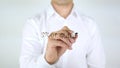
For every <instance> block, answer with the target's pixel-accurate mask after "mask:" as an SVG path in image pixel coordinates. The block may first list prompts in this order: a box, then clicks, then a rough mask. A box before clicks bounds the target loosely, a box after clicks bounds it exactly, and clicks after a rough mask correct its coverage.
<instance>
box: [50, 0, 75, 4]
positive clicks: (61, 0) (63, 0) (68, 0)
mask: <svg viewBox="0 0 120 68" xmlns="http://www.w3.org/2000/svg"><path fill="white" fill-rule="evenodd" d="M51 1H52V3H54V4H57V5H67V4H69V3H73V0H51Z"/></svg>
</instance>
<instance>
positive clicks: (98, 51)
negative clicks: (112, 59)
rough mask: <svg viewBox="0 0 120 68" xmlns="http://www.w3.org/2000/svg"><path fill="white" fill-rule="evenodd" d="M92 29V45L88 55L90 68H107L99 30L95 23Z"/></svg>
mask: <svg viewBox="0 0 120 68" xmlns="http://www.w3.org/2000/svg"><path fill="white" fill-rule="evenodd" d="M91 28H92V29H91V30H90V31H91V44H90V45H89V47H88V53H87V62H88V68H105V55H104V49H103V47H102V44H101V38H100V34H99V30H98V28H97V26H96V24H95V23H94V24H93V26H92V27H91Z"/></svg>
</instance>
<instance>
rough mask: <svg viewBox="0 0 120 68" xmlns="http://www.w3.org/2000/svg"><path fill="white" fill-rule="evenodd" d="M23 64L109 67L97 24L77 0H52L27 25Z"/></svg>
mask: <svg viewBox="0 0 120 68" xmlns="http://www.w3.org/2000/svg"><path fill="white" fill-rule="evenodd" d="M75 32H77V33H75ZM74 33H75V34H74ZM20 68H105V57H104V51H103V48H102V45H101V40H100V36H99V31H98V29H97V26H96V24H95V23H94V22H93V21H92V19H90V18H89V17H86V16H84V15H82V14H79V13H78V12H77V10H76V9H75V6H74V4H73V0H51V6H50V7H49V8H48V9H47V10H46V11H44V12H43V13H41V14H38V15H36V16H35V17H32V18H30V19H29V20H28V21H27V23H26V25H25V27H24V30H23V41H22V51H21V57H20Z"/></svg>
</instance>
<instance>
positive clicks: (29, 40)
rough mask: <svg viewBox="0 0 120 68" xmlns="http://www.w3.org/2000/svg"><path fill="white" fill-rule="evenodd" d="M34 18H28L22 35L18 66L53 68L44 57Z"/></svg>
mask: <svg viewBox="0 0 120 68" xmlns="http://www.w3.org/2000/svg"><path fill="white" fill-rule="evenodd" d="M34 24H35V23H34V20H28V21H27V23H26V25H25V27H24V29H23V36H22V49H21V55H20V68H55V66H54V65H49V64H48V63H47V62H46V61H45V59H44V54H43V50H44V44H43V43H42V42H41V41H40V39H39V36H38V35H39V34H38V31H37V30H38V29H37V28H36V27H37V25H34Z"/></svg>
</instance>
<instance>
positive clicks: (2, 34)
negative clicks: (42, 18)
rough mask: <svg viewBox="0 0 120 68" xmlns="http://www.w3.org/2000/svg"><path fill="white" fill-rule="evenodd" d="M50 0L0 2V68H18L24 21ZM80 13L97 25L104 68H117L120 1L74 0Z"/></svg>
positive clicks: (9, 0)
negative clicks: (103, 49)
mask: <svg viewBox="0 0 120 68" xmlns="http://www.w3.org/2000/svg"><path fill="white" fill-rule="evenodd" d="M49 3H50V0H0V68H19V54H20V47H21V34H22V28H23V25H24V23H25V20H26V19H27V18H28V17H31V16H33V15H35V14H37V13H39V12H41V11H42V10H43V9H44V8H46V7H47V6H48V4H49ZM75 4H76V5H77V6H78V7H79V8H80V10H81V12H84V13H85V14H86V15H88V16H91V17H93V18H94V19H95V21H96V22H97V24H98V26H99V28H100V31H101V36H102V41H103V44H104V48H105V52H106V68H120V0H75Z"/></svg>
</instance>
